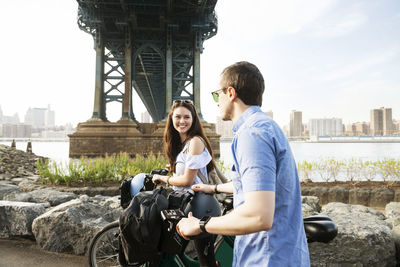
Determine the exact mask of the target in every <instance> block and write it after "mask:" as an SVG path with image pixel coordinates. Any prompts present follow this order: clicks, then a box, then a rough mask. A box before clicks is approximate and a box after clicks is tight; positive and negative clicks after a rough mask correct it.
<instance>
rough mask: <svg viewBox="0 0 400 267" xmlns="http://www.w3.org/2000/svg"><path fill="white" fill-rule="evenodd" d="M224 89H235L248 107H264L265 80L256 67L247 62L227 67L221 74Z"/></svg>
mask: <svg viewBox="0 0 400 267" xmlns="http://www.w3.org/2000/svg"><path fill="white" fill-rule="evenodd" d="M221 79H222V80H221V81H222V85H223V89H226V88H228V87H233V88H235V90H236V93H237V95H238V97H239V98H240V99H241V100H242V101H243V103H244V104H246V105H257V106H261V105H262V95H263V93H264V87H265V85H264V78H263V76H262V74H261V72H260V71H259V69H258V68H257V67H256V65H254V64H251V63H249V62H247V61H240V62H237V63H235V64H233V65H230V66H228V67H226V68H225V69H224V70H223V71H222V73H221Z"/></svg>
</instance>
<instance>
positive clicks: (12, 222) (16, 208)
mask: <svg viewBox="0 0 400 267" xmlns="http://www.w3.org/2000/svg"><path fill="white" fill-rule="evenodd" d="M45 211H46V209H45V205H43V204H35V203H28V202H13V201H5V200H0V222H1V224H0V238H9V237H13V236H32V222H33V220H34V219H35V218H36V217H38V216H39V215H41V214H43V213H44V212H45Z"/></svg>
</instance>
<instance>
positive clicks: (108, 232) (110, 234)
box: [89, 221, 120, 267]
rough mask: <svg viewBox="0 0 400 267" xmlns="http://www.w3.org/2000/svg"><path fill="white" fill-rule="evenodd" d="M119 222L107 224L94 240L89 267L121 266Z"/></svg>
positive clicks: (91, 245)
mask: <svg viewBox="0 0 400 267" xmlns="http://www.w3.org/2000/svg"><path fill="white" fill-rule="evenodd" d="M118 237H119V224H118V221H115V222H112V223H110V224H107V225H106V226H105V227H104V228H103V229H101V230H100V231H99V232H97V234H96V235H95V236H94V238H93V239H92V241H91V243H90V246H89V266H91V267H101V266H107V267H110V266H120V265H119V262H118Z"/></svg>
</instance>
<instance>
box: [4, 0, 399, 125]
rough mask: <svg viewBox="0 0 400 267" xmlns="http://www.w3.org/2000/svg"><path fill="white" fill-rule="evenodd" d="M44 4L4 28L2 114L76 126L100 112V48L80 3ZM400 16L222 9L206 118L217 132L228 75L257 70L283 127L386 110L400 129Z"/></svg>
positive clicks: (7, 13) (367, 8)
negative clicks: (298, 114)
mask: <svg viewBox="0 0 400 267" xmlns="http://www.w3.org/2000/svg"><path fill="white" fill-rule="evenodd" d="M39 2H40V4H38V3H39ZM39 2H38V1H35V3H33V2H32V1H28V0H21V1H18V2H15V1H8V2H5V3H4V5H2V9H1V10H0V23H1V24H2V25H9V22H10V21H13V24H12V27H11V26H10V27H6V26H2V33H3V37H4V38H5V40H8V41H7V42H1V43H0V49H1V50H2V51H11V52H10V53H4V59H3V62H5V63H4V64H2V65H1V67H0V77H1V78H2V81H3V82H2V85H0V92H1V93H0V106H1V107H2V109H3V114H5V115H8V116H11V115H13V114H14V113H15V112H18V113H19V116H20V119H22V116H23V115H22V114H23V113H24V112H25V111H26V110H27V109H28V107H46V106H47V104H48V103H50V104H51V105H52V107H53V108H54V111H55V112H56V114H57V116H56V124H57V125H63V124H66V123H67V122H71V123H72V124H73V125H74V126H76V124H77V123H78V122H83V121H86V120H88V119H89V118H90V117H91V114H92V112H93V100H94V80H95V75H94V73H95V72H94V71H95V52H94V50H93V39H92V37H91V36H90V35H88V34H86V33H84V32H82V31H81V30H79V28H78V26H77V23H76V16H77V9H78V4H77V3H76V2H75V1H61V2H59V1H50V0H39ZM399 10H400V2H399V1H395V0H383V1H379V2H372V1H368V2H366V1H351V2H347V1H346V2H344V1H336V0H328V1H317V0H312V1H307V2H304V1H261V0H253V1H251V4H250V3H249V2H244V1H239V0H230V1H218V3H217V6H216V12H217V15H218V19H219V28H218V34H217V35H216V36H215V37H213V38H211V39H210V40H207V41H206V42H205V43H204V52H203V54H202V56H201V107H202V114H203V116H204V118H205V119H206V120H207V121H209V122H215V114H219V112H218V108H217V106H216V105H215V104H214V103H213V102H212V99H211V96H210V94H209V92H211V91H213V90H215V89H216V88H217V87H218V81H219V74H220V73H221V71H222V69H223V68H224V67H226V66H227V65H230V64H232V63H234V62H236V61H240V60H247V61H250V62H252V63H254V64H256V65H257V66H258V67H259V68H260V70H261V72H262V74H263V75H264V78H265V81H266V92H265V94H264V101H263V106H262V109H263V110H272V111H273V112H274V120H275V121H277V122H278V124H279V125H280V126H281V127H283V126H284V125H286V124H288V122H289V116H290V111H291V110H301V111H303V120H305V121H308V120H309V119H310V118H315V117H327V118H330V117H339V118H342V119H343V123H344V124H348V123H350V122H356V121H369V116H370V114H369V110H370V109H374V108H379V107H382V106H385V107H392V108H393V113H392V117H393V119H400V109H399V108H396V103H397V105H398V101H399V100H398V99H400V77H399V75H398V73H400V46H399V44H400V27H399V25H400V11H399ZM15 14H19V15H18V16H19V17H20V18H21V19H19V20H15V19H13V17H14V16H15ZM238 18H240V19H238ZM29 40H34V41H33V42H27V41H29ZM27 43H29V44H28V45H27ZM27 47H29V49H26V48H27ZM12 51H18V53H12ZM15 57H17V58H15ZM15 59H17V60H15ZM21 66H23V68H21ZM21 77H23V79H21ZM21 80H24V81H27V82H23V83H21V82H19V81H21ZM137 99H138V97H137V95H135V94H134V100H133V101H134V107H133V108H134V113H135V116H136V118H137V119H140V115H141V113H142V112H143V111H144V107H143V105H142V104H141V103H139V101H138V100H137ZM121 109H122V107H121V105H119V104H117V103H113V104H112V105H107V110H108V111H109V112H108V113H107V115H108V118H109V119H110V120H111V121H116V120H118V119H119V118H120V115H121Z"/></svg>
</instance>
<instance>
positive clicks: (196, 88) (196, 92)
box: [193, 33, 203, 120]
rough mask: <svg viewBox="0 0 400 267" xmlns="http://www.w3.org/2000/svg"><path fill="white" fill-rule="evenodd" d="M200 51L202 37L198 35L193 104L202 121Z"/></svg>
mask: <svg viewBox="0 0 400 267" xmlns="http://www.w3.org/2000/svg"><path fill="white" fill-rule="evenodd" d="M200 49H201V36H200V33H196V35H195V40H194V48H193V50H194V51H193V104H194V106H195V108H196V111H197V113H198V114H199V117H200V119H201V120H203V116H202V114H201V108H200Z"/></svg>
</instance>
